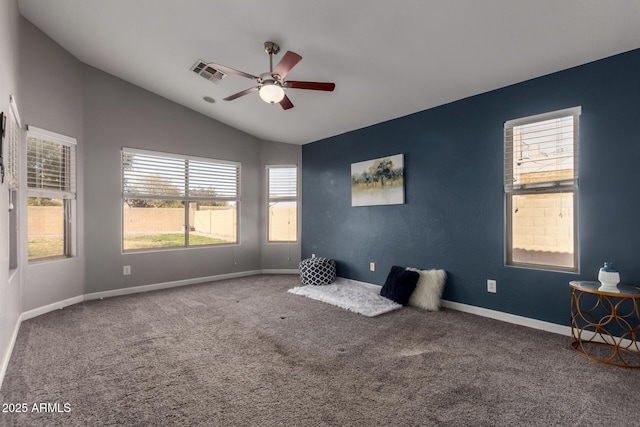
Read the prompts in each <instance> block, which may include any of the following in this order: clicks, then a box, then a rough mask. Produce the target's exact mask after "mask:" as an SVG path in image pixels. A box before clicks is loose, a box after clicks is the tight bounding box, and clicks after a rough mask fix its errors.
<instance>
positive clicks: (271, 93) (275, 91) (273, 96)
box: [258, 80, 284, 104]
mask: <svg viewBox="0 0 640 427" xmlns="http://www.w3.org/2000/svg"><path fill="white" fill-rule="evenodd" d="M258 93H259V94H260V98H262V100H263V101H264V102H266V103H268V104H277V103H279V102H280V101H282V99H283V98H284V89H283V88H282V86H280V85H278V84H277V83H276V82H275V81H274V80H271V81H266V82H264V83H263V84H262V86H261V87H260V90H259V91H258Z"/></svg>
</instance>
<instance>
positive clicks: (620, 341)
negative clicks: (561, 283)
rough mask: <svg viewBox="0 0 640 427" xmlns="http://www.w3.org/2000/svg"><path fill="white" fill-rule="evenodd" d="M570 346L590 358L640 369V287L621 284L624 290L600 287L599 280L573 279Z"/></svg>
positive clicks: (571, 285)
mask: <svg viewBox="0 0 640 427" xmlns="http://www.w3.org/2000/svg"><path fill="white" fill-rule="evenodd" d="M569 286H570V288H571V339H570V345H571V348H573V349H574V350H575V351H577V352H578V353H580V354H581V355H582V356H584V357H586V358H587V359H590V360H593V361H596V362H600V363H604V364H607V365H613V366H620V367H624V368H640V347H639V346H638V341H637V337H638V335H639V334H640V312H639V310H638V300H639V299H640V288H636V287H633V286H625V285H618V289H619V290H620V293H612V292H603V291H600V290H598V288H599V286H600V283H599V282H578V281H575V282H570V283H569Z"/></svg>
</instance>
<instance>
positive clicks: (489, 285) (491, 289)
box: [487, 279, 497, 294]
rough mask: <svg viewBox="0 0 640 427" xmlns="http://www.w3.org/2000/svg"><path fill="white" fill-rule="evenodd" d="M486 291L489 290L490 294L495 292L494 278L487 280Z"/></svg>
mask: <svg viewBox="0 0 640 427" xmlns="http://www.w3.org/2000/svg"><path fill="white" fill-rule="evenodd" d="M487 292H491V293H492V294H495V293H496V292H497V289H496V281H495V280H490V279H489V280H487Z"/></svg>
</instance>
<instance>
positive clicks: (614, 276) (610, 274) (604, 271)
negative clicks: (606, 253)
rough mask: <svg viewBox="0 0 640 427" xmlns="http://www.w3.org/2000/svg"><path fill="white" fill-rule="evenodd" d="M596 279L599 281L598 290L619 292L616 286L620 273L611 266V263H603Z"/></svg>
mask: <svg viewBox="0 0 640 427" xmlns="http://www.w3.org/2000/svg"><path fill="white" fill-rule="evenodd" d="M598 281H599V282H600V287H599V288H598V290H599V291H602V292H611V293H616V294H619V293H620V289H618V286H617V285H618V283H620V273H619V272H618V270H616V269H615V268H613V263H611V262H605V263H604V267H602V268H601V269H600V272H599V273H598Z"/></svg>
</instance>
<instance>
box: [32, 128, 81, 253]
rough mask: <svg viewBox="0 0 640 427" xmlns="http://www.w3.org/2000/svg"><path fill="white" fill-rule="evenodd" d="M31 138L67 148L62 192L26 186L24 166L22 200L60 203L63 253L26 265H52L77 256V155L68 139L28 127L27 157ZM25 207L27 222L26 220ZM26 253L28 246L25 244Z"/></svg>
mask: <svg viewBox="0 0 640 427" xmlns="http://www.w3.org/2000/svg"><path fill="white" fill-rule="evenodd" d="M31 138H34V139H40V140H44V141H47V142H49V143H54V144H58V145H59V146H64V147H68V148H69V159H68V165H69V171H68V172H69V173H68V175H65V182H68V188H66V189H65V190H53V189H46V188H41V187H38V186H30V185H29V179H28V171H29V167H28V162H27V173H26V175H27V190H26V200H27V201H28V200H29V198H43V199H62V200H63V211H62V212H63V221H64V223H63V239H64V242H63V253H62V254H61V255H53V256H48V257H40V258H31V259H29V256H28V255H27V260H28V263H40V262H46V261H55V260H60V259H68V258H75V257H76V256H77V226H76V223H77V221H76V218H77V157H76V156H77V155H76V147H77V140H76V139H75V138H72V137H70V136H66V135H62V134H59V133H55V132H51V131H48V130H45V129H41V128H38V127H35V126H32V125H27V132H26V153H27V157H28V153H29V140H30V139H31ZM28 210H29V209H28V206H27V219H28V216H29V212H28ZM28 235H29V230H28V221H27V236H28ZM26 250H27V252H28V250H29V245H28V244H27V248H26Z"/></svg>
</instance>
